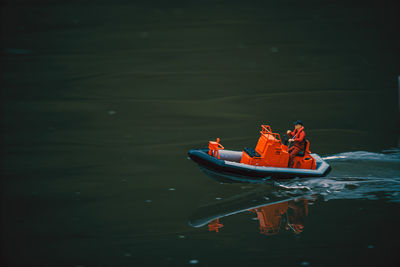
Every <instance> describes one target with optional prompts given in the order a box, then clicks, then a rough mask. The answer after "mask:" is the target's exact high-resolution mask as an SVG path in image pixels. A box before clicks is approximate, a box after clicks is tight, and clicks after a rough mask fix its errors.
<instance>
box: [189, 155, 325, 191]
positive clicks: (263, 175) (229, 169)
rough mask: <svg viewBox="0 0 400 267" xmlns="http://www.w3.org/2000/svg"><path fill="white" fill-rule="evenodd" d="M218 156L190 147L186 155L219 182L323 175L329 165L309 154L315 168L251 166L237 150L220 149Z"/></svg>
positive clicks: (252, 181)
mask: <svg viewBox="0 0 400 267" xmlns="http://www.w3.org/2000/svg"><path fill="white" fill-rule="evenodd" d="M219 153H220V158H221V159H218V158H215V157H212V156H210V155H209V154H208V149H205V148H204V149H192V150H190V151H189V153H188V155H189V157H190V159H191V160H193V161H194V162H196V163H197V164H198V165H199V167H200V168H201V169H202V170H203V171H204V172H205V173H206V174H207V175H209V176H211V177H212V178H214V179H216V180H218V181H220V182H249V183H263V182H266V181H268V180H271V179H273V180H276V179H292V178H296V177H299V178H309V177H324V176H326V175H327V174H328V173H329V172H330V170H331V167H330V166H329V164H328V163H326V162H325V161H324V160H323V159H322V158H321V157H320V156H319V155H317V154H311V156H312V157H313V158H314V159H315V161H316V163H317V168H316V169H315V170H309V169H296V168H278V167H265V166H252V165H248V164H243V163H240V157H241V153H242V152H239V151H231V150H220V151H219Z"/></svg>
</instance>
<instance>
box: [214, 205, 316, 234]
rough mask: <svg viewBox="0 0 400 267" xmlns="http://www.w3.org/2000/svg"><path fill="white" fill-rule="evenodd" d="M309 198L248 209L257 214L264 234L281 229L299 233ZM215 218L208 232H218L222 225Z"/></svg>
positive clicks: (275, 232) (302, 227) (306, 212)
mask: <svg viewBox="0 0 400 267" xmlns="http://www.w3.org/2000/svg"><path fill="white" fill-rule="evenodd" d="M308 203H309V200H305V199H302V200H290V201H285V202H281V203H276V204H272V205H265V206H263V207H259V208H254V209H249V210H248V211H250V212H254V213H256V214H257V219H258V222H259V224H260V233H261V234H264V235H275V234H277V233H279V232H280V231H281V230H282V229H285V230H289V231H292V232H294V233H295V234H300V233H302V232H303V229H304V217H305V216H308ZM219 220H220V218H217V219H215V220H213V221H211V222H210V223H209V224H208V230H209V231H210V232H213V231H214V232H217V233H218V232H219V229H220V228H222V227H224V225H223V224H222V223H221V222H220V221H219Z"/></svg>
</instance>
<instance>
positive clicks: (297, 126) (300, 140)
mask: <svg viewBox="0 0 400 267" xmlns="http://www.w3.org/2000/svg"><path fill="white" fill-rule="evenodd" d="M293 124H294V131H293V132H292V131H290V130H288V131H287V132H286V134H287V135H288V136H289V137H290V138H291V139H289V146H290V143H291V142H294V145H293V146H292V147H290V148H289V168H293V164H294V158H295V157H296V155H297V154H299V152H301V151H304V149H305V145H306V133H305V131H304V125H303V122H302V121H300V120H297V121H295V122H294V123H293Z"/></svg>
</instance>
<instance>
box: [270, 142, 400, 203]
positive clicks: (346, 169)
mask: <svg viewBox="0 0 400 267" xmlns="http://www.w3.org/2000/svg"><path fill="white" fill-rule="evenodd" d="M324 160H326V161H328V162H329V164H330V165H331V166H332V172H331V173H330V174H329V176H328V177H324V178H311V179H294V180H288V181H279V182H276V185H277V186H278V187H280V188H282V189H283V190H280V191H277V194H280V195H282V196H283V195H287V196H294V195H304V194H306V195H313V196H319V197H321V198H322V199H324V200H325V201H328V200H332V199H370V200H376V199H385V200H387V201H390V202H400V164H399V163H400V149H398V148H397V149H392V150H386V151H383V152H382V153H372V152H365V151H356V152H345V153H339V154H336V155H331V156H326V157H324Z"/></svg>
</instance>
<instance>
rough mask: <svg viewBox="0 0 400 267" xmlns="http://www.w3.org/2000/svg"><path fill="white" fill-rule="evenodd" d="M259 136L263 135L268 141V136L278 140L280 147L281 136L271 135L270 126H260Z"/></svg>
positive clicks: (277, 134)
mask: <svg viewBox="0 0 400 267" xmlns="http://www.w3.org/2000/svg"><path fill="white" fill-rule="evenodd" d="M260 133H261V134H265V135H266V137H267V140H268V136H269V135H271V136H273V137H274V138H275V139H276V140H278V142H279V144H281V145H282V139H281V135H280V134H279V133H273V132H272V130H271V126H269V125H261V131H260Z"/></svg>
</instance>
